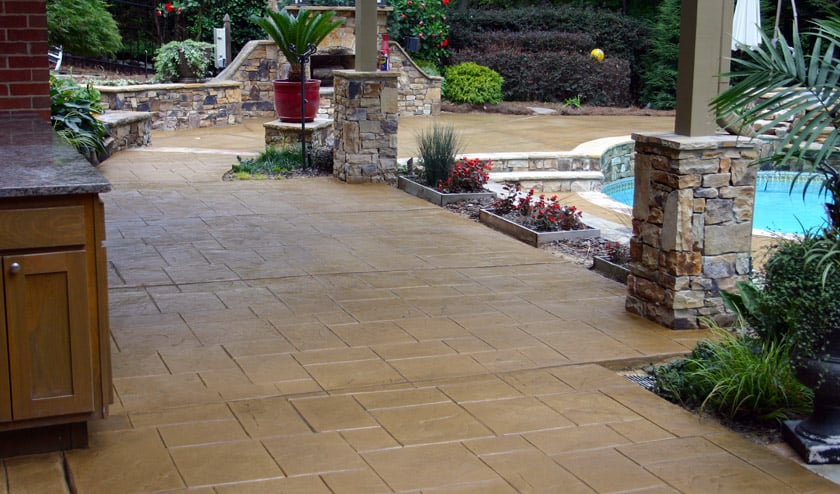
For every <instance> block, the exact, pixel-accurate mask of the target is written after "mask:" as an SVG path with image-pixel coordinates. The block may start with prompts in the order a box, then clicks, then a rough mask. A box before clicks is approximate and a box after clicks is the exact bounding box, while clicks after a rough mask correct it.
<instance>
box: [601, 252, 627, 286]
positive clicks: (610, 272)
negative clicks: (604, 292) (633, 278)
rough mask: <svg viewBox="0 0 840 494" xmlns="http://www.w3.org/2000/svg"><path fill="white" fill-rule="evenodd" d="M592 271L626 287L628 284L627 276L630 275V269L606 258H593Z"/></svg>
mask: <svg viewBox="0 0 840 494" xmlns="http://www.w3.org/2000/svg"><path fill="white" fill-rule="evenodd" d="M592 270H593V271H597V272H599V273H601V274H602V275H604V276H605V277H607V278H609V279H611V280H614V281H617V282H619V283H622V284H624V285H626V284H627V275H629V274H630V269H629V268H626V267H624V266H622V265H620V264H616V263H614V262H612V261H610V260H609V259H607V258H606V257H594V258H592Z"/></svg>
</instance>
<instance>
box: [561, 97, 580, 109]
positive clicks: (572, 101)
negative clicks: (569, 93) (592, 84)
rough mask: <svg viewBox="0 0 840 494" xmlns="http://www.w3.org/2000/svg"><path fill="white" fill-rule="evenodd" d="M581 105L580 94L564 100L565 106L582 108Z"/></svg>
mask: <svg viewBox="0 0 840 494" xmlns="http://www.w3.org/2000/svg"><path fill="white" fill-rule="evenodd" d="M580 105H581V97H580V95H579V94H578V95H577V96H574V97H572V98H566V99H565V100H563V106H567V107H569V108H574V109H578V108H580Z"/></svg>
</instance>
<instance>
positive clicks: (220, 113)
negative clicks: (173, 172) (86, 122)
mask: <svg viewBox="0 0 840 494" xmlns="http://www.w3.org/2000/svg"><path fill="white" fill-rule="evenodd" d="M96 89H98V90H99V92H100V93H102V103H103V105H105V107H106V108H107V109H108V110H117V111H118V110H126V111H138V112H150V113H151V114H152V118H151V125H152V129H154V130H177V129H196V128H205V127H214V126H225V125H238V124H241V123H242V93H241V89H240V84H239V83H236V82H218V81H210V82H205V83H195V84H141V85H136V86H97V87H96Z"/></svg>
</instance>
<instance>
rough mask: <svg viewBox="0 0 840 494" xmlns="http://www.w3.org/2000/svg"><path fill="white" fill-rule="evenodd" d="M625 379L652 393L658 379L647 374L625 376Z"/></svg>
mask: <svg viewBox="0 0 840 494" xmlns="http://www.w3.org/2000/svg"><path fill="white" fill-rule="evenodd" d="M624 377H626V378H627V379H628V380H630V381H632V382H634V383H636V384H638V385H639V386H641V387H643V388H645V389H646V390H648V391H652V390H653V387H654V385H655V384H656V379H655V378H654V377H653V376H649V375H647V374H625V375H624Z"/></svg>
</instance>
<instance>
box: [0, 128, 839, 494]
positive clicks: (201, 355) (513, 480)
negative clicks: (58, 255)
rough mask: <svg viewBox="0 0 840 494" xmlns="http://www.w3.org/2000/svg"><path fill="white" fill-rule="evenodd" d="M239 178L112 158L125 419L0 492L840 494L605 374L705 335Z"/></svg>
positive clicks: (509, 252) (527, 258)
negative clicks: (67, 486)
mask: <svg viewBox="0 0 840 494" xmlns="http://www.w3.org/2000/svg"><path fill="white" fill-rule="evenodd" d="M174 142H177V141H176V140H175V139H174V138H173V143H174ZM183 145H186V143H184V144H183ZM173 147H174V146H173ZM229 166H230V156H225V155H219V154H202V153H161V152H155V151H153V150H141V151H132V152H123V153H119V154H117V155H116V156H114V157H112V158H111V159H109V160H108V161H106V162H105V163H104V164H103V165H101V170H102V172H103V173H104V174H105V175H106V176H107V177H108V178H109V179H110V180H112V182H113V184H114V190H113V191H112V192H110V193H108V194H105V195H104V197H103V199H104V201H105V210H106V217H107V232H108V241H107V247H108V257H109V273H108V274H109V284H110V286H109V294H110V307H111V330H112V349H113V364H114V389H115V398H116V402H115V403H114V405H113V406H112V407H111V417H109V418H108V419H106V420H102V421H97V422H93V423H92V424H91V446H90V448H89V449H86V450H74V451H68V452H66V453H64V455H63V459H64V462H65V463H64V464H62V457H61V455H44V456H36V457H30V458H29V459H26V460H19V459H16V460H5V461H3V462H1V463H0V493H3V494H7V492H8V493H9V494H19V493H25V492H61V490H50V491H47V490H44V489H47V488H48V487H47V486H52V484H51V482H53V481H54V479H56V478H58V479H59V480H60V479H61V475H60V473H61V472H60V469H62V468H66V471H65V472H64V473H65V474H66V476H67V478H68V479H69V481H70V483H71V484H72V485H73V486H74V489H75V491H74V492H79V493H116V492H119V493H126V494H128V493H151V492H167V493H187V492H189V493H199V494H205V493H214V492H215V493H217V494H224V493H261V492H265V493H268V492H271V493H275V492H302V493H319V492H324V493H378V492H383V493H384V492H407V493H420V492H424V493H425V492H429V493H442V492H452V493H454V492H458V493H465V492H481V493H495V492H499V493H507V492H540V493H542V492H546V493H548V492H562V493H577V492H580V493H593V492H599V493H607V492H611V493H612V492H630V491H632V492H640V493H641V492H644V493H653V492H663V493H664V492H684V493H689V492H691V493H707V492H723V493H730V492H731V493H752V492H755V493H761V494H767V493H771V492H772V493H782V492H811V493H828V492H837V489H838V487H837V485H835V484H833V483H831V482H829V481H827V480H825V479H823V478H821V477H819V476H817V475H816V474H814V473H812V472H810V471H808V470H806V469H805V468H803V467H802V466H800V465H799V464H798V463H797V462H796V461H793V460H791V459H790V458H788V457H786V456H783V455H780V454H778V453H776V450H771V449H768V448H766V447H764V446H760V445H756V444H753V443H751V442H749V441H748V440H746V439H744V438H742V437H740V436H738V435H735V434H733V433H731V432H729V431H727V430H726V429H724V428H722V427H720V426H718V425H716V424H715V423H714V422H713V421H710V420H701V419H700V418H698V417H697V416H696V415H693V414H691V413H689V412H687V411H685V410H683V409H681V408H679V407H677V406H675V405H672V404H669V403H667V402H665V401H664V400H661V399H659V398H658V397H657V396H655V395H654V394H652V393H649V392H647V391H645V390H643V389H642V388H640V387H639V386H637V385H636V384H633V383H630V382H629V381H627V380H626V379H625V378H623V377H621V376H619V375H618V374H616V372H615V371H613V370H609V368H613V367H621V366H623V365H625V363H626V362H629V361H632V362H650V361H657V360H660V359H662V358H665V357H667V356H669V355H673V354H676V353H680V352H685V351H687V350H689V349H690V348H692V346H693V345H694V344H695V342H696V341H697V339H698V338H701V337H703V336H705V334H706V333H705V332H703V331H681V332H673V331H669V330H666V329H664V328H662V327H659V326H657V325H656V324H653V323H650V322H647V321H645V320H642V319H640V318H638V317H635V316H633V315H630V314H628V313H626V312H625V311H624V290H625V287H624V286H623V285H620V284H617V283H615V282H612V281H609V280H607V279H605V278H603V277H601V276H599V275H597V274H595V273H593V272H590V271H588V270H586V269H583V268H582V267H580V266H577V265H574V264H572V263H570V262H568V261H564V260H562V259H559V258H557V257H555V256H552V255H550V254H549V253H548V252H546V251H543V250H540V249H534V248H531V247H528V246H526V245H524V244H522V243H520V242H518V241H516V240H513V239H511V238H509V237H506V236H504V235H503V234H500V233H498V232H495V231H493V230H491V229H489V228H486V227H484V226H482V225H480V224H477V223H473V222H471V221H469V220H467V219H464V218H462V217H460V216H458V215H455V214H452V213H450V212H448V211H446V210H443V209H441V208H438V207H436V206H432V205H430V204H429V203H427V202H425V201H422V200H419V199H416V198H414V197H411V196H408V195H407V194H405V193H403V192H402V191H399V190H397V189H395V188H392V187H388V186H384V185H371V186H348V185H344V184H340V183H337V182H335V181H334V180H332V179H331V178H317V179H295V180H285V181H271V182H268V181H243V182H228V183H225V182H221V181H220V179H219V177H220V176H221V174H222V173H223V172H224V171H225V170H226V169H227V168H228V167H229ZM56 468H58V469H59V475H52V474H51V475H47V474H46V473H45V474H44V475H42V476H33V475H32V474H31V472H33V471H36V470H38V469H40V470H38V471H43V472H54V471H55V470H56ZM49 489H53V487H49ZM55 489H63V487H56V488H55Z"/></svg>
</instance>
